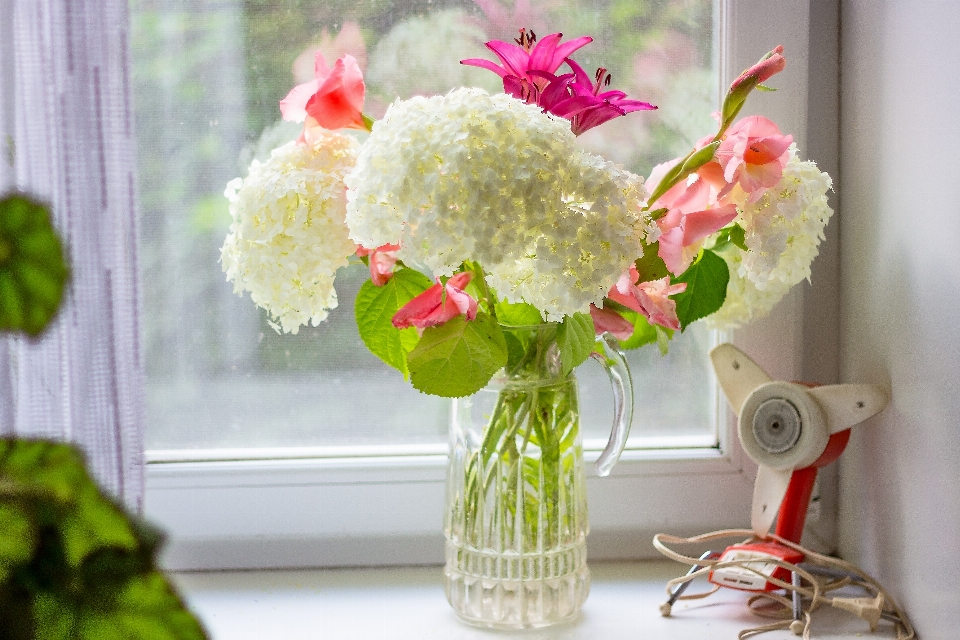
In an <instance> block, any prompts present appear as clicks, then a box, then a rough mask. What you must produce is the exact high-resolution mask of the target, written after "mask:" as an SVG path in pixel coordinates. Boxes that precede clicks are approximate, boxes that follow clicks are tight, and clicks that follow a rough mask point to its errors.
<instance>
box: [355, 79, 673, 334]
mask: <svg viewBox="0 0 960 640" xmlns="http://www.w3.org/2000/svg"><path fill="white" fill-rule="evenodd" d="M346 183H347V186H348V187H349V191H348V193H347V199H348V204H347V224H348V226H349V227H350V232H351V237H352V238H353V239H354V240H355V241H356V242H358V243H359V244H362V245H363V246H367V247H375V246H379V245H382V244H386V243H399V244H400V245H401V247H402V248H401V250H400V252H399V254H398V255H399V257H400V259H402V260H404V261H405V262H407V263H408V264H415V265H420V266H423V267H425V268H426V269H429V270H430V271H432V272H433V273H434V275H438V276H439V275H450V274H452V273H453V272H454V271H456V269H457V268H458V267H459V266H460V264H461V263H462V262H463V261H464V260H476V261H479V262H480V263H481V264H482V265H483V266H484V268H485V269H486V272H487V274H488V277H487V281H488V283H489V284H490V285H491V286H492V287H494V288H495V289H496V290H497V291H498V293H499V294H500V295H501V296H503V297H505V298H507V299H508V300H509V301H510V302H520V301H523V302H527V303H529V304H532V305H534V306H536V307H537V308H538V309H540V310H541V311H542V312H544V314H546V317H547V319H551V320H558V319H560V318H562V317H563V316H565V315H569V314H572V313H574V312H578V311H579V312H585V311H587V310H588V308H589V305H590V303H599V302H601V300H602V299H603V297H604V295H605V294H606V292H607V291H608V290H609V289H610V287H611V286H613V284H614V283H615V282H616V281H617V279H618V278H619V277H620V274H621V273H623V271H624V270H625V269H627V268H628V267H629V266H630V264H631V262H632V261H633V260H634V259H635V258H636V257H637V256H638V255H639V254H640V242H641V240H643V238H644V237H645V234H646V233H647V230H649V229H652V228H653V227H655V225H653V224H652V222H651V221H650V220H649V219H644V218H643V217H642V216H641V213H640V209H641V204H642V201H643V199H644V198H645V197H646V193H645V192H644V190H643V180H642V178H640V177H638V176H635V175H633V174H631V173H629V172H627V171H624V170H622V169H620V168H618V167H616V166H615V165H613V164H612V163H609V162H607V161H605V160H603V159H602V158H599V157H597V156H594V155H592V154H589V153H587V152H586V151H583V150H582V149H581V148H580V147H578V145H577V143H576V138H575V136H574V135H573V133H572V132H571V131H570V123H569V122H568V121H567V120H564V119H561V118H556V117H553V116H550V115H547V114H545V113H543V111H541V110H540V108H539V107H536V106H533V105H528V104H524V103H523V102H521V101H519V100H517V99H515V98H513V97H511V96H508V95H505V94H498V95H492V96H491V95H488V94H487V93H486V92H485V91H483V90H481V89H470V88H467V89H457V90H455V91H452V92H450V93H449V94H447V95H445V96H435V97H431V98H422V97H416V98H412V99H410V100H406V101H402V102H396V103H394V104H393V105H392V106H391V107H390V109H389V110H388V111H387V114H386V115H385V116H384V118H383V120H381V121H380V122H378V123H377V124H376V126H375V127H374V130H373V133H372V134H371V136H370V138H369V139H368V140H367V142H366V143H365V144H364V145H363V147H362V149H361V151H360V156H359V157H358V159H357V166H356V168H355V169H354V170H353V171H352V172H351V173H350V174H349V175H348V176H347V178H346Z"/></svg>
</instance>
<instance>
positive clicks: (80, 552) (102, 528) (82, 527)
mask: <svg viewBox="0 0 960 640" xmlns="http://www.w3.org/2000/svg"><path fill="white" fill-rule="evenodd" d="M59 528H60V535H61V537H62V540H63V549H64V555H65V556H66V561H67V563H68V564H69V565H70V566H71V567H74V568H79V567H80V565H81V563H82V562H83V561H84V560H85V559H86V558H87V557H88V556H90V555H91V554H92V553H94V552H95V551H98V550H100V549H104V548H115V549H123V550H126V551H133V550H135V549H136V548H137V539H136V537H135V536H134V533H133V528H132V527H131V526H130V523H129V522H128V521H127V518H126V516H125V515H124V513H123V512H122V511H121V510H120V508H119V507H117V506H116V505H114V504H113V503H112V502H111V501H109V500H106V499H104V498H103V497H101V496H100V493H99V489H98V488H97V487H96V485H94V484H93V483H92V482H89V483H85V484H84V486H82V487H81V488H80V491H79V495H78V496H77V502H76V505H75V507H74V510H73V512H72V513H70V514H68V515H67V517H64V518H63V519H62V520H61V521H60V523H59Z"/></svg>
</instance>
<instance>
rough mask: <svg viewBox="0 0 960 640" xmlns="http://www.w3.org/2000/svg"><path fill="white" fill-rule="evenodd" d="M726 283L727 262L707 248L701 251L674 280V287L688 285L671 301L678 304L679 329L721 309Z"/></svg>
mask: <svg viewBox="0 0 960 640" xmlns="http://www.w3.org/2000/svg"><path fill="white" fill-rule="evenodd" d="M729 280H730V271H729V269H727V263H726V262H725V261H724V259H723V258H721V257H720V256H718V255H717V254H716V253H714V252H713V251H710V250H709V249H704V250H703V251H701V252H700V256H699V257H698V258H697V260H696V261H695V262H694V263H693V264H692V265H690V267H689V268H688V269H687V270H686V271H684V272H683V273H682V274H681V275H680V276H679V277H677V278H674V279H673V283H674V284H676V283H678V282H686V283H687V290H686V291H684V292H683V293H679V294H677V295H676V296H674V298H673V299H674V300H675V301H676V303H677V318H679V319H680V326H681V327H682V330H686V328H687V327H688V326H689V325H690V324H691V323H692V322H695V321H696V320H699V319H700V318H704V317H706V316H708V315H710V314H711V313H713V312H714V311H716V310H717V309H719V308H720V307H721V306H723V301H724V300H725V299H726V297H727V282H729Z"/></svg>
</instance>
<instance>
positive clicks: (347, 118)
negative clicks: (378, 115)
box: [280, 51, 367, 142]
mask: <svg viewBox="0 0 960 640" xmlns="http://www.w3.org/2000/svg"><path fill="white" fill-rule="evenodd" d="M314 64H315V67H314V76H315V78H314V79H313V80H311V81H310V82H306V83H304V84H301V85H297V86H296V87H294V88H293V89H292V90H291V91H290V93H288V94H287V97H286V98H284V99H283V100H281V101H280V114H281V115H282V116H283V119H284V120H289V121H291V122H303V123H304V134H303V136H302V137H301V140H304V141H306V142H309V141H310V130H311V129H312V128H313V127H318V126H319V127H323V128H324V129H330V130H335V129H364V130H365V129H366V128H367V125H366V123H365V122H364V119H363V112H362V109H363V99H364V93H365V91H366V87H365V86H364V84H363V74H362V73H361V72H360V67H359V65H358V64H357V61H356V59H355V58H354V57H353V56H351V55H345V56H343V57H342V58H340V59H338V60H337V61H336V63H334V65H333V69H329V68H328V67H327V63H326V61H325V60H324V59H323V54H322V53H320V52H319V51H317V54H316V58H315V60H314Z"/></svg>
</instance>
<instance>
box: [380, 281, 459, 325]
mask: <svg viewBox="0 0 960 640" xmlns="http://www.w3.org/2000/svg"><path fill="white" fill-rule="evenodd" d="M471 278H473V274H472V273H470V272H469V271H465V272H463V273H458V274H457V275H455V276H453V277H451V278H450V279H449V280H447V283H446V284H445V285H443V284H440V281H439V280H437V284H435V285H433V286H432V287H430V288H429V289H427V290H426V291H424V292H423V293H421V294H420V295H418V296H417V297H416V298H414V299H413V300H411V301H410V302H408V303H407V304H405V305H404V306H403V307H401V308H400V310H399V311H397V312H396V313H395V314H394V316H393V320H392V322H393V326H395V327H396V328H397V329H406V328H408V327H416V328H417V329H418V330H423V329H426V328H427V327H435V326H437V325H441V324H443V323H445V322H447V321H448V320H452V319H453V318H456V317H457V316H458V315H461V314H462V315H465V316H466V317H467V320H473V319H474V318H476V317H477V301H476V300H474V299H473V298H472V297H471V296H470V295H469V294H467V293H466V292H464V291H463V289H464V288H465V287H466V286H467V284H469V283H470V279H471Z"/></svg>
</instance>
